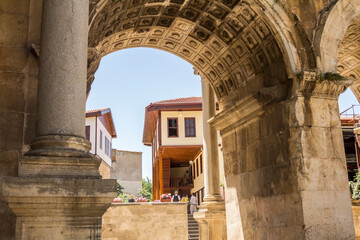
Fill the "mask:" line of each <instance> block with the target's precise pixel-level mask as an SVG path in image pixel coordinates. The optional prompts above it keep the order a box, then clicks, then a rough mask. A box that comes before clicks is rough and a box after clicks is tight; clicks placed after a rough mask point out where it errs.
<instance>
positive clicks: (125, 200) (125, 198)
mask: <svg viewBox="0 0 360 240" xmlns="http://www.w3.org/2000/svg"><path fill="white" fill-rule="evenodd" d="M118 197H119V198H121V200H122V202H123V203H127V202H129V199H130V195H129V194H127V193H123V194H120V195H119V196H118Z"/></svg>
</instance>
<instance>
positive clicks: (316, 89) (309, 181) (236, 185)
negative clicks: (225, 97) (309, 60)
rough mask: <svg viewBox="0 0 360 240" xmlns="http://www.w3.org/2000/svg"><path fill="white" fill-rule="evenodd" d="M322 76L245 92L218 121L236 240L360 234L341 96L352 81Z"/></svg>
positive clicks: (308, 74) (307, 74)
mask: <svg viewBox="0 0 360 240" xmlns="http://www.w3.org/2000/svg"><path fill="white" fill-rule="evenodd" d="M318 76H319V75H318V73H316V72H305V73H304V74H303V75H302V76H300V75H299V76H298V77H297V78H296V79H294V82H293V85H292V89H291V90H292V91H291V90H290V89H288V91H284V93H286V94H285V95H281V94H279V95H276V94H272V95H271V96H270V95H266V96H265V97H264V96H263V97H261V94H263V93H267V92H268V91H262V93H261V94H260V95H258V94H254V93H253V94H249V95H248V96H244V97H242V98H241V99H240V100H239V101H237V102H236V103H235V104H233V105H232V106H231V107H229V108H228V109H226V110H224V111H222V112H221V113H219V114H217V115H216V116H215V118H214V119H213V120H211V124H212V125H214V126H215V127H216V128H217V129H218V130H220V132H221V136H222V144H223V145H222V147H223V153H224V170H225V178H226V186H227V189H226V193H225V194H226V197H225V199H226V218H227V228H228V231H227V234H228V238H229V239H355V235H354V225H353V219H352V209H351V203H350V194H349V188H348V182H347V181H348V179H347V172H346V162H345V161H346V160H345V154H344V143H343V139H342V128H341V123H340V117H339V109H338V102H337V101H338V96H339V94H340V93H342V92H343V91H345V90H346V88H347V87H348V86H349V85H350V84H351V81H349V80H346V79H344V80H324V79H319V78H318ZM263 90H266V89H263ZM272 90H274V88H273V89H272ZM272 92H274V91H271V93H272ZM279 92H282V91H279Z"/></svg>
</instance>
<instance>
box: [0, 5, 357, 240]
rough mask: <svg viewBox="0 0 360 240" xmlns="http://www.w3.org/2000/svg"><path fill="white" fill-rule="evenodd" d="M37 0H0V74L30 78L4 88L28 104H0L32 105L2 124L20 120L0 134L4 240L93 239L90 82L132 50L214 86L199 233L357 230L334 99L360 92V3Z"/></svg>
mask: <svg viewBox="0 0 360 240" xmlns="http://www.w3.org/2000/svg"><path fill="white" fill-rule="evenodd" d="M39 2H40V1H28V3H27V4H25V3H22V5H21V8H20V7H19V8H16V7H15V5H14V3H13V2H12V1H10V0H9V1H3V2H2V3H0V6H1V5H3V8H0V9H3V10H2V11H4V13H6V14H7V15H6V14H5V15H4V16H5V17H4V19H5V20H6V21H7V22H9V23H13V21H12V19H13V18H15V19H16V18H22V19H23V20H22V22H25V23H24V24H23V25H24V26H26V27H24V28H9V29H7V32H8V35H7V36H8V37H4V38H0V43H1V44H0V49H1V50H3V52H6V51H5V50H9V48H12V49H13V51H15V53H17V54H15V55H13V56H11V57H9V56H7V55H6V57H7V59H10V60H11V61H10V60H7V61H3V60H0V63H1V68H0V71H1V73H5V72H6V73H7V74H8V75H7V77H1V80H2V81H3V82H6V84H10V83H8V82H10V80H13V81H15V80H16V79H18V77H19V76H22V77H24V78H25V79H26V81H24V83H21V84H20V86H21V87H22V90H21V91H20V93H18V92H16V90H15V89H18V88H19V85H16V86H17V87H16V86H13V85H11V86H12V87H8V85H6V84H5V85H4V86H5V89H8V90H9V91H10V94H13V96H12V97H11V98H10V99H16V98H17V97H19V96H20V97H23V98H24V99H25V100H24V102H25V103H26V104H25V105H24V106H22V105H20V104H17V103H16V102H15V101H14V102H12V100H10V101H9V100H7V99H6V97H9V96H10V94H8V95H6V94H5V95H4V94H3V95H1V97H2V98H3V99H4V102H8V103H9V104H7V105H4V107H2V108H1V109H2V110H3V112H4V113H5V114H7V115H6V116H10V114H9V113H14V112H15V113H19V114H20V113H26V114H28V115H26V114H25V115H26V117H23V119H22V120H23V121H21V118H19V117H17V116H16V117H15V118H16V119H17V120H18V121H17V122H14V123H13V124H9V123H8V122H6V121H4V122H3V123H2V127H3V126H5V128H6V129H10V130H11V129H20V130H18V131H17V132H16V135H17V136H16V138H10V137H8V136H7V135H6V133H7V131H8V130H7V131H5V130H3V131H4V133H5V134H1V140H2V142H6V141H8V142H9V143H11V144H5V147H4V148H3V149H0V151H2V153H4V154H3V156H5V158H6V159H7V160H6V161H5V163H7V162H10V163H11V166H15V167H12V171H8V172H6V171H4V174H2V175H3V176H8V178H4V180H2V181H1V184H2V188H1V189H2V190H1V191H2V192H1V194H2V199H3V200H4V201H3V202H1V203H2V205H0V206H2V208H3V209H4V212H5V213H6V214H5V215H4V219H7V220H6V222H10V223H11V221H14V216H12V215H11V213H10V209H11V211H12V212H13V213H14V214H15V215H16V216H17V227H16V237H15V228H10V227H8V225H6V224H5V225H4V226H5V227H4V226H1V227H3V228H4V232H6V234H7V235H6V236H7V237H8V239H14V238H16V239H42V238H47V239H63V238H65V239H71V238H72V239H76V238H79V239H82V238H85V237H87V238H90V239H96V238H97V237H98V236H97V234H96V229H98V227H99V221H100V219H101V215H102V213H103V212H104V211H105V210H106V208H107V207H108V206H109V204H110V203H111V200H112V198H113V193H114V191H115V189H114V187H115V186H114V183H113V181H106V180H100V179H98V178H99V173H98V165H99V162H98V160H97V159H94V158H93V157H92V156H91V155H90V154H89V153H88V151H89V146H90V145H89V143H88V141H86V140H85V139H84V131H83V127H84V116H83V115H84V114H83V113H84V110H85V100H86V92H89V91H90V89H91V83H92V82H93V81H94V73H95V71H96V69H97V67H98V65H99V62H100V60H101V58H102V57H103V56H105V55H106V54H109V53H111V52H114V51H117V50H121V49H124V48H131V47H152V48H157V49H161V50H164V51H168V52H170V53H173V54H175V55H177V56H179V57H181V58H183V59H185V60H186V61H188V62H190V63H191V64H192V65H193V66H194V67H195V68H196V70H197V71H198V72H199V74H200V75H201V77H202V84H203V93H205V96H203V97H204V99H205V101H209V99H210V98H211V92H212V91H211V89H212V90H213V91H214V92H215V94H216V96H217V98H218V99H219V102H220V107H221V109H222V111H221V112H220V113H219V114H217V115H216V116H214V117H212V114H211V112H208V115H207V118H209V117H212V118H211V119H210V120H209V121H208V122H209V124H210V125H207V126H208V127H209V130H208V131H209V133H211V132H213V131H214V128H216V129H217V130H220V133H221V136H222V139H223V153H224V169H225V178H226V203H225V204H224V203H223V202H222V201H221V200H220V199H218V198H217V193H216V191H212V190H211V189H214V187H215V188H216V184H218V180H216V179H217V177H216V174H215V173H214V172H216V169H217V164H218V163H216V162H214V161H212V160H211V158H209V159H208V161H206V160H205V169H206V170H205V173H206V174H205V178H206V180H205V181H206V182H207V183H206V184H207V185H206V186H207V187H208V189H210V190H208V191H207V193H206V195H207V196H206V201H205V203H206V204H204V206H202V209H203V210H204V211H200V213H199V214H198V215H197V216H196V218H197V220H198V221H199V223H200V228H201V230H200V234H201V236H202V239H226V238H227V239H254V238H256V239H258V238H264V239H354V227H353V220H352V212H351V204H350V199H349V197H348V186H347V174H346V168H345V167H346V166H345V155H344V149H343V145H342V131H341V126H340V121H339V111H338V105H337V99H338V96H339V94H340V93H342V92H343V91H345V90H346V88H347V87H348V86H350V85H351V83H352V81H353V80H355V85H354V86H353V90H354V92H355V94H357V95H358V90H357V88H358V87H357V86H358V85H357V84H358V81H359V78H358V76H359V73H360V72H359V71H358V66H360V64H359V62H360V58H359V56H357V55H356V54H354V51H353V50H352V46H353V44H354V41H355V40H354V39H357V36H358V35H359V33H360V31H359V28H358V22H359V21H358V20H356V18H358V16H359V15H360V14H359V4H358V2H359V1H358V0H339V1H322V3H319V2H318V1H315V0H313V1H307V2H306V3H301V4H299V3H298V2H297V1H283V0H279V1H273V0H247V1H243V0H219V1H205V0H147V1H145V0H122V1H120V0H119V1H116V0H114V1H110V0H100V1H96V0H90V4H89V3H88V1H87V0H81V1H80V0H62V1H57V0H44V1H43V4H41V3H39ZM89 6H90V9H89ZM352 7H353V8H352ZM89 13H90V15H89ZM41 15H42V20H40V16H41ZM14 16H16V17H14ZM89 16H90V17H89ZM342 18H344V19H345V20H344V21H339V19H342ZM24 19H25V20H24ZM1 21H2V20H1ZM0 23H1V22H0ZM20 23H21V21H18V22H17V23H13V24H14V25H16V24H20ZM333 23H339V24H340V26H343V27H344V28H345V29H346V30H344V28H341V27H340V26H339V29H338V28H335V29H331V26H332V25H333ZM40 24H41V25H42V26H41V28H40ZM23 25H21V26H23ZM16 26H17V25H16ZM349 26H350V27H349ZM19 29H21V30H20V31H19ZM40 30H41V34H40ZM16 31H17V34H18V35H16V34H15V32H16ZM330 32H331V33H334V36H337V37H336V39H337V40H336V41H333V38H332V34H330V35H329V33H330ZM353 33H356V34H355V35H356V36H355V35H353ZM344 35H345V38H344V40H343V37H342V36H344ZM40 36H41V45H40V58H38V54H39V51H38V50H39V48H38V44H39V40H40ZM87 40H88V45H87V44H86V43H87ZM338 40H341V41H342V44H339V41H338ZM336 44H337V46H336V49H335V50H334V48H333V47H334V46H335V45H336ZM338 48H340V51H338V50H337V49H338ZM87 53H88V55H87ZM15 60H16V61H15ZM86 62H87V66H86ZM38 63H40V67H39V71H38ZM337 70H338V71H339V73H341V74H343V75H344V76H345V77H342V76H340V75H338V74H336V71H337ZM325 73H326V74H325ZM3 79H4V80H3ZM29 79H32V80H33V81H30V80H29ZM86 79H87V87H86ZM349 79H350V80H349ZM34 82H35V83H37V82H38V83H39V85H38V87H36V84H34ZM0 83H1V82H0ZM11 84H12V83H11ZM209 85H210V86H211V89H210V88H209ZM86 90H87V91H86ZM4 96H5V97H4ZM207 97H208V98H207ZM36 101H37V103H38V104H37V105H36ZM208 105H210V104H208ZM209 111H210V110H209ZM35 112H36V117H35ZM29 116H30V118H31V120H29V118H28V117H29ZM19 119H20V121H19ZM35 119H36V133H35V131H34V130H33V129H35ZM35 136H36V137H35ZM209 136H211V134H210V135H209ZM34 137H35V138H34ZM209 141H211V137H209ZM30 143H31V149H29V148H28V146H29V145H30ZM210 146H211V144H210ZM9 149H10V150H9ZM209 149H210V150H209V153H210V152H211V147H210V148H209ZM9 151H12V152H11V154H10V153H9ZM13 153H14V154H13ZM12 154H13V155H12ZM18 160H19V165H18V164H17V161H18ZM5 203H7V205H6V204H5ZM5 206H8V207H9V208H7V207H5ZM44 209H46V210H44ZM225 209H226V210H225ZM225 211H226V214H225ZM225 216H226V218H225ZM1 227H0V228H1ZM5 229H7V230H6V231H5ZM8 229H10V230H8ZM11 229H12V230H11ZM0 230H1V229H0ZM49 234H50V235H49ZM49 236H51V237H50V238H49Z"/></svg>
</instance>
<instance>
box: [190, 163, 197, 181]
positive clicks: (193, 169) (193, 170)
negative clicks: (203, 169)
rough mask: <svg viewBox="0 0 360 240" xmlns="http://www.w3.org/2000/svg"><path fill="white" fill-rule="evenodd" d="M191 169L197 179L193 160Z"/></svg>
mask: <svg viewBox="0 0 360 240" xmlns="http://www.w3.org/2000/svg"><path fill="white" fill-rule="evenodd" d="M191 171H192V175H193V178H194V179H195V178H196V175H195V162H193V164H192V165H191Z"/></svg>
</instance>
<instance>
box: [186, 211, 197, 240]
mask: <svg viewBox="0 0 360 240" xmlns="http://www.w3.org/2000/svg"><path fill="white" fill-rule="evenodd" d="M188 240H199V224H198V222H197V221H196V220H195V219H194V217H193V215H192V214H188Z"/></svg>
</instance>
